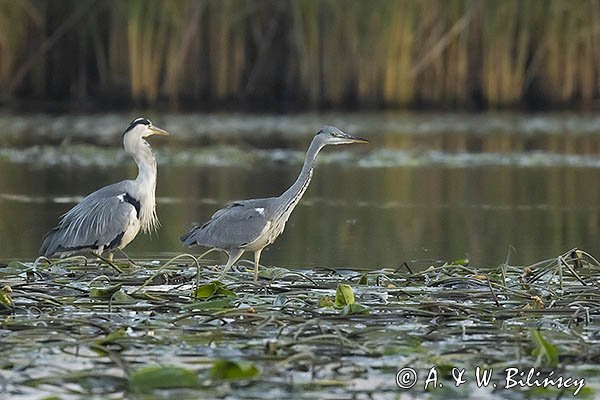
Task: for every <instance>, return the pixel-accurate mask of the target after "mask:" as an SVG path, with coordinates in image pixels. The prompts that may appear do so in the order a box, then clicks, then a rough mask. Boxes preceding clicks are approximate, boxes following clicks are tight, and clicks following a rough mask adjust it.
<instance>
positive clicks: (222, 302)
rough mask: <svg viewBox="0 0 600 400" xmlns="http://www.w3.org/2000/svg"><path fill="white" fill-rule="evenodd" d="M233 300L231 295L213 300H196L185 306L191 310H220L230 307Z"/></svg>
mask: <svg viewBox="0 0 600 400" xmlns="http://www.w3.org/2000/svg"><path fill="white" fill-rule="evenodd" d="M233 300H234V299H233V298H231V297H222V298H217V299H214V300H206V301H198V302H195V303H193V304H190V305H189V306H188V307H186V308H187V309H191V310H216V309H219V310H220V309H224V308H229V307H231V303H232V302H233Z"/></svg>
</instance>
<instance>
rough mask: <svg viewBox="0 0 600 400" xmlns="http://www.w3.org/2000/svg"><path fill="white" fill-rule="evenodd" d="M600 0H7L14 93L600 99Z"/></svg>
mask: <svg viewBox="0 0 600 400" xmlns="http://www.w3.org/2000/svg"><path fill="white" fill-rule="evenodd" d="M599 17H600V0H589V1H587V0H586V1H584V0H575V1H570V2H565V1H561V0H549V1H547V2H546V1H536V0H506V1H504V0H502V1H499V0H481V1H475V0H449V1H441V0H424V1H408V0H375V1H373V2H365V1H362V0H348V1H332V0H283V1H279V0H277V1H276V0H267V1H248V0H221V1H212V0H198V1H196V0H173V1H165V0H147V1H142V0H126V1H120V0H85V1H76V0H65V1H61V2H54V1H50V0H40V1H35V2H34V1H30V0H23V1H16V0H1V1H0V87H2V88H3V89H2V94H3V97H4V98H5V99H7V100H6V101H10V100H11V99H15V98H16V99H34V98H35V99H61V100H66V101H71V102H81V101H82V100H85V101H91V102H93V103H98V104H100V105H102V104H104V105H110V104H113V103H114V102H115V101H117V100H118V101H119V102H120V103H123V102H127V103H129V104H137V105H151V106H155V105H166V106H168V107H170V108H172V109H176V108H178V107H184V106H187V107H193V108H199V107H204V106H208V105H216V106H231V107H234V108H244V107H253V108H346V107H363V108H405V107H424V106H425V107H428V106H433V107H454V108H465V107H467V108H468V107H483V108H486V107H487V108H503V107H518V106H523V105H527V106H531V107H538V108H541V107H545V106H593V105H594V104H595V101H596V100H597V99H598V96H599V94H600V93H599V88H600V79H599V78H600V18H599Z"/></svg>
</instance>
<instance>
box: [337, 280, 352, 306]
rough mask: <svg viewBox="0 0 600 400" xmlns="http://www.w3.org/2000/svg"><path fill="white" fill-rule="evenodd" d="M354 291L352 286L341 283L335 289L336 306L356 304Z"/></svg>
mask: <svg viewBox="0 0 600 400" xmlns="http://www.w3.org/2000/svg"><path fill="white" fill-rule="evenodd" d="M355 302H356V300H354V292H353V291H352V287H351V286H350V285H347V284H345V283H340V284H338V286H337V289H336V290H335V305H336V307H344V306H346V305H348V304H354V303H355Z"/></svg>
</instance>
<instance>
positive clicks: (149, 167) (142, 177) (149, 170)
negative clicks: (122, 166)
mask: <svg viewBox="0 0 600 400" xmlns="http://www.w3.org/2000/svg"><path fill="white" fill-rule="evenodd" d="M132 155H133V159H134V160H135V163H136V164H137V167H138V175H137V178H136V179H135V181H136V182H137V183H139V184H140V187H141V188H143V189H147V190H152V192H154V190H155V188H156V159H155V158H154V154H153V153H152V149H151V148H150V145H148V144H147V143H140V144H139V145H138V147H137V148H136V150H135V151H134V152H132Z"/></svg>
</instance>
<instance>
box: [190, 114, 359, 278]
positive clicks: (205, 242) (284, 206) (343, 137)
mask: <svg viewBox="0 0 600 400" xmlns="http://www.w3.org/2000/svg"><path fill="white" fill-rule="evenodd" d="M367 142H368V140H366V139H363V138H359V137H355V136H352V135H349V134H347V133H344V132H342V131H341V130H339V129H338V128H336V127H334V126H324V127H322V128H321V129H320V130H319V131H318V132H317V134H316V135H315V137H314V138H313V140H312V142H311V143H310V146H309V148H308V151H307V152H306V158H305V160H304V165H303V166H302V170H301V171H300V175H299V176H298V178H297V179H296V181H295V182H294V183H293V184H292V186H290V188H289V189H288V190H286V191H285V192H284V193H283V194H282V195H281V196H279V197H269V198H265V199H251V200H240V201H234V202H232V203H229V204H227V205H226V206H225V207H224V208H222V209H220V210H218V211H217V212H215V213H214V214H213V216H212V217H211V218H210V220H208V221H207V222H205V223H204V224H203V225H200V226H195V227H193V228H192V229H191V230H190V231H189V232H188V233H186V234H185V235H183V236H182V237H181V241H182V242H183V244H185V245H187V246H193V245H202V246H208V247H216V248H219V249H223V250H225V251H226V252H227V253H228V255H229V258H228V260H227V264H226V265H225V268H224V270H223V273H222V274H221V276H220V277H219V279H223V277H224V276H225V274H226V273H227V271H228V270H229V269H230V268H231V266H232V265H233V263H235V262H236V261H237V260H238V259H239V258H240V257H241V256H242V254H243V253H244V252H245V251H253V252H254V281H255V282H256V281H257V280H258V264H259V261H260V253H261V252H262V251H263V249H264V248H265V247H267V246H268V245H270V244H272V243H273V242H274V241H275V239H277V237H278V236H279V235H281V233H282V232H283V230H284V228H285V223H286V222H287V220H288V219H289V218H290V214H291V213H292V211H293V210H294V207H296V205H298V202H300V199H301V198H302V195H303V194H304V192H305V191H306V188H308V184H309V183H310V179H311V178H312V174H313V164H314V162H315V159H316V158H317V154H319V151H320V150H321V149H322V148H323V147H325V146H327V145H330V144H331V145H337V144H350V143H367Z"/></svg>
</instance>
